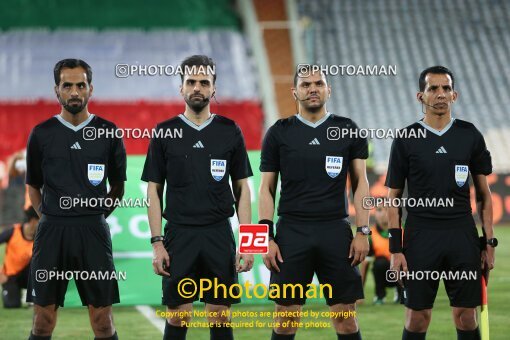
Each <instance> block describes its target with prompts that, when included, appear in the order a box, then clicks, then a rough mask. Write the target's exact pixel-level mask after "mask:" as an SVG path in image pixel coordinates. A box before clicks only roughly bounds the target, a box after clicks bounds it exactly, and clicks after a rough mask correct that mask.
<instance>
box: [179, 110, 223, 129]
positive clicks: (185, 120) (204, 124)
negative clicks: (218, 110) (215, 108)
mask: <svg viewBox="0 0 510 340" xmlns="http://www.w3.org/2000/svg"><path fill="white" fill-rule="evenodd" d="M214 116H216V114H215V113H211V117H209V119H207V120H206V121H205V122H203V123H202V124H200V125H197V124H195V123H193V122H192V121H191V120H189V119H188V118H186V116H185V115H183V114H182V113H180V114H179V118H181V119H182V121H183V122H184V123H186V124H188V125H189V126H190V127H192V128H193V129H195V130H197V131H200V130H202V129H204V128H205V127H206V126H207V125H209V124H211V123H212V121H213V119H214Z"/></svg>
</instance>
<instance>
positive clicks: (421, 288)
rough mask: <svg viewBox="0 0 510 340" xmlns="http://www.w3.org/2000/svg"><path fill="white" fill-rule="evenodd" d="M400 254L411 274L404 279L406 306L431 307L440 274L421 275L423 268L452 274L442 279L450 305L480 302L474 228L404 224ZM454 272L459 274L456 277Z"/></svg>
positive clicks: (478, 266) (479, 271)
mask: <svg viewBox="0 0 510 340" xmlns="http://www.w3.org/2000/svg"><path fill="white" fill-rule="evenodd" d="M403 253H404V255H405V258H406V261H407V267H408V270H409V271H412V272H413V273H414V275H415V276H414V278H413V277H409V276H408V277H407V279H406V280H405V287H406V290H407V299H406V303H405V305H406V307H408V308H410V309H413V310H423V309H430V308H432V307H433V306H434V300H435V298H436V294H437V289H438V287H439V281H440V279H441V277H440V276H439V278H438V274H436V275H435V277H433V276H432V275H429V276H428V277H427V276H425V274H423V272H426V271H429V272H431V271H436V272H439V273H444V275H448V273H449V272H451V273H452V274H451V275H452V277H449V278H446V279H443V282H444V286H445V289H446V293H447V294H448V298H449V299H450V306H452V307H465V308H474V307H477V306H479V305H480V303H481V283H480V280H481V267H480V264H481V258H480V243H479V238H478V233H477V230H476V227H473V226H468V227H466V228H455V229H444V230H440V229H439V230H438V229H432V230H431V229H426V228H416V227H413V226H410V225H406V229H405V232H404V247H403ZM418 271H420V272H422V274H418V273H417V272H418ZM457 273H458V274H457ZM420 275H421V277H420ZM454 275H459V276H458V279H457V278H456V277H455V276H454ZM474 276H476V278H474ZM452 278H453V279H452Z"/></svg>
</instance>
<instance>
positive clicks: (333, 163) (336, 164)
mask: <svg viewBox="0 0 510 340" xmlns="http://www.w3.org/2000/svg"><path fill="white" fill-rule="evenodd" d="M343 159H344V158H343V157H336V156H326V172H327V173H328V175H329V177H331V178H335V177H336V176H338V175H339V174H340V172H341V171H342V163H343Z"/></svg>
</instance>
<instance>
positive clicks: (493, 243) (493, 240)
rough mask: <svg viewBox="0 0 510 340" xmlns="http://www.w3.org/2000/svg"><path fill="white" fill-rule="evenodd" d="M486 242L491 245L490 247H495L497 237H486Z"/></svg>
mask: <svg viewBox="0 0 510 340" xmlns="http://www.w3.org/2000/svg"><path fill="white" fill-rule="evenodd" d="M487 244H488V245H489V246H491V247H492V248H496V247H497V246H498V239H497V238H495V237H494V238H488V239H487Z"/></svg>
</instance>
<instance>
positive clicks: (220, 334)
mask: <svg viewBox="0 0 510 340" xmlns="http://www.w3.org/2000/svg"><path fill="white" fill-rule="evenodd" d="M209 334H211V340H234V332H233V330H232V327H216V326H212V327H211V328H209Z"/></svg>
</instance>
